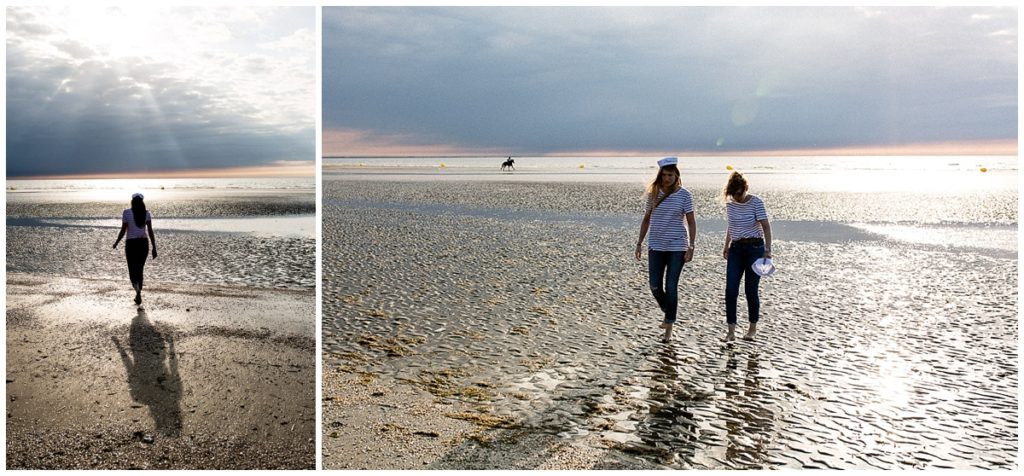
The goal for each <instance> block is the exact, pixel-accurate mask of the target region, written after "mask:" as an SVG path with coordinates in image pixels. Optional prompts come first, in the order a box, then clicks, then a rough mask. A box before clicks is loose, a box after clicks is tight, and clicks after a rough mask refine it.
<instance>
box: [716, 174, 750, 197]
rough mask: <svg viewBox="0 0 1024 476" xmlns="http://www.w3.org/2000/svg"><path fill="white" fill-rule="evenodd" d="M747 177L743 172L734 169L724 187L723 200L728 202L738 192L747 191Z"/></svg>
mask: <svg viewBox="0 0 1024 476" xmlns="http://www.w3.org/2000/svg"><path fill="white" fill-rule="evenodd" d="M747 189H748V187H747V179H746V177H744V176H743V174H741V173H739V172H737V171H735V170H734V171H733V172H732V173H731V174H729V180H728V181H727V182H725V188H723V189H722V201H723V202H728V201H729V200H730V199H732V197H733V196H735V195H737V194H740V195H742V194H744V193H747Z"/></svg>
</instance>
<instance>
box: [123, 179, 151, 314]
mask: <svg viewBox="0 0 1024 476" xmlns="http://www.w3.org/2000/svg"><path fill="white" fill-rule="evenodd" d="M142 198H143V197H142V194H141V193H134V194H132V206H131V208H126V209H124V212H122V213H121V231H120V232H119V233H118V234H117V240H116V241H114V249H115V250H116V249H117V244H118V243H120V242H121V238H124V236H125V234H127V235H128V239H126V240H124V256H125V259H127V260H128V279H129V280H130V281H131V282H132V289H135V304H137V305H140V304H142V271H143V268H145V267H146V256H147V255H148V254H149V244H150V242H152V243H153V259H156V237H154V236H153V217H152V216H151V215H150V214H149V211H147V210H146V203H145V202H143V201H142ZM147 234H148V235H149V238H148V239H147V238H146V235H147Z"/></svg>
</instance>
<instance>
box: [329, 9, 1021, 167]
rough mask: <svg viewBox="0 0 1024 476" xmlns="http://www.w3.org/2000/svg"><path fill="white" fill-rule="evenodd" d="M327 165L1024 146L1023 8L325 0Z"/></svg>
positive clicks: (1013, 148) (1013, 150)
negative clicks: (367, 4)
mask: <svg viewBox="0 0 1024 476" xmlns="http://www.w3.org/2000/svg"><path fill="white" fill-rule="evenodd" d="M323 21H324V23H323V48H324V50H323V127H324V139H323V150H324V155H328V156H329V155H439V154H496V155H508V154H513V155H534V154H536V155H541V154H552V155H558V154H632V153H637V154H643V153H647V154H654V155H656V154H662V153H686V152H706V153H752V152H759V153H760V152H771V151H789V152H793V151H803V152H821V151H829V152H837V153H839V152H844V151H845V152H849V151H860V152H864V153H926V154H930V153H943V152H946V153H949V152H956V153H1007V154H1015V153H1016V138H1017V11H1016V9H1014V8H923V7H913V8H839V7H822V8H761V7H750V8H702V7H675V8H647V9H635V8H482V7H480V8H472V7H457V8H381V7H376V8H352V7H324V13H323Z"/></svg>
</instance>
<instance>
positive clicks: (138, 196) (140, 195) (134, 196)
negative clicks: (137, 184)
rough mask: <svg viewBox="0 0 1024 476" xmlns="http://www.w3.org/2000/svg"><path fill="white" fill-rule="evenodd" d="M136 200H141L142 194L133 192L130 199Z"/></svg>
mask: <svg viewBox="0 0 1024 476" xmlns="http://www.w3.org/2000/svg"><path fill="white" fill-rule="evenodd" d="M136 198H138V199H140V200H141V199H142V194H141V193H139V192H135V193H133V194H132V199H136Z"/></svg>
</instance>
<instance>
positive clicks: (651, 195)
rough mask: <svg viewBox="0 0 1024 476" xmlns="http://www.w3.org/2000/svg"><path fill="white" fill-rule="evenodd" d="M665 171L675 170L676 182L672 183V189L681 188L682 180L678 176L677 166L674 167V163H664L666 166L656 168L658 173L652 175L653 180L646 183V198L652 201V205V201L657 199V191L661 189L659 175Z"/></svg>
mask: <svg viewBox="0 0 1024 476" xmlns="http://www.w3.org/2000/svg"><path fill="white" fill-rule="evenodd" d="M665 172H675V173H676V183H674V184H672V190H678V189H679V188H681V187H682V186H683V180H682V178H680V175H679V168H678V167H676V166H675V165H666V166H664V167H662V168H660V169H658V175H657V176H656V177H654V181H652V182H651V183H650V184H648V185H647V200H649V201H650V202H652V205H653V202H654V201H655V200H657V199H658V192H659V191H662V188H661V176H662V175H663V174H664V173H665ZM664 192H666V193H667V192H668V190H664ZM651 208H653V207H651Z"/></svg>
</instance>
